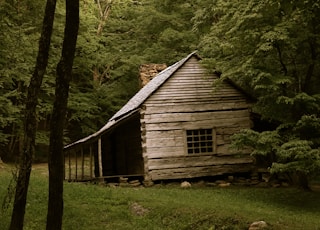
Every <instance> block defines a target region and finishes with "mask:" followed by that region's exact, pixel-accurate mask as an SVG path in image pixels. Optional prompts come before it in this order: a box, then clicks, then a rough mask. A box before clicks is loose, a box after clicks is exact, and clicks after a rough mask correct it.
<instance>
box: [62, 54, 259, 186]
mask: <svg viewBox="0 0 320 230" xmlns="http://www.w3.org/2000/svg"><path fill="white" fill-rule="evenodd" d="M200 60H201V58H200V57H199V56H198V55H197V53H196V52H193V53H191V54H189V55H188V56H187V57H185V58H183V59H182V60H180V61H178V62H176V63H175V64H173V65H171V66H169V67H167V68H166V69H164V70H163V71H161V72H160V73H159V74H157V75H156V76H155V77H154V78H153V79H152V80H151V81H150V82H149V83H147V84H146V85H145V86H144V87H143V88H142V89H141V90H140V91H139V92H138V93H136V94H135V95H134V96H133V97H132V98H131V99H130V100H129V101H128V102H127V104H125V105H124V106H123V107H122V108H121V109H120V110H119V111H118V112H117V113H116V114H114V116H112V117H111V118H110V119H109V121H108V122H107V123H106V125H105V126H104V127H102V128H101V129H100V130H99V131H97V132H96V133H94V134H92V135H90V136H88V137H86V138H83V139H81V140H78V141H76V142H74V143H71V144H69V145H67V146H65V147H64V152H65V157H66V158H65V162H66V163H65V165H66V168H65V177H66V179H67V180H84V179H86V178H89V179H93V178H104V179H106V178H111V177H122V176H124V177H125V176H141V177H143V179H144V180H145V181H157V180H169V179H186V178H197V177H207V176H216V175H223V174H235V173H244V172H250V171H251V170H252V168H253V159H252V158H251V157H250V153H243V152H242V153H239V152H237V151H235V150H232V149H230V148H229V147H230V143H231V140H230V137H231V136H232V135H233V134H234V133H236V132H238V131H240V130H241V129H246V128H250V127H251V125H252V122H251V120H250V106H251V102H250V98H248V96H247V95H246V94H245V93H244V92H243V91H242V90H241V89H239V88H238V87H236V86H235V85H234V84H232V82H229V81H224V82H223V83H221V84H219V86H215V85H214V84H213V82H214V81H215V80H217V79H218V78H219V76H218V75H216V74H214V73H209V71H207V70H206V69H205V68H204V67H203V66H202V65H201V63H200Z"/></svg>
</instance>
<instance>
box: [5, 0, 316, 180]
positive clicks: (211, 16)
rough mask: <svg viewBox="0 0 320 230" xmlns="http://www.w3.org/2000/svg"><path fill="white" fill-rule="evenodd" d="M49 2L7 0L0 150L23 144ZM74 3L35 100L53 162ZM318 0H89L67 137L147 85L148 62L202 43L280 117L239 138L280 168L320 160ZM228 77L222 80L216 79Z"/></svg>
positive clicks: (270, 114) (206, 57) (304, 170)
mask: <svg viewBox="0 0 320 230" xmlns="http://www.w3.org/2000/svg"><path fill="white" fill-rule="evenodd" d="M44 7H45V3H44V2H43V1H39V0H37V1H34V0H27V1H21V0H4V1H1V2H0V15H1V17H0V31H1V33H0V49H1V53H0V76H1V77H0V103H1V106H0V127H1V129H0V130H1V132H0V146H1V147H0V157H1V159H2V160H4V161H14V160H15V159H16V157H17V156H18V154H19V152H21V151H22V148H23V146H22V145H23V114H24V108H25V103H26V93H27V87H28V85H29V82H30V77H31V75H32V72H33V68H34V63H35V60H36V55H37V51H38V50H37V49H38V46H37V44H38V40H39V36H40V32H41V26H42V18H43V13H44ZM64 14H65V9H64V3H63V2H62V1H58V2H57V8H56V13H55V21H54V27H53V34H52V42H51V48H50V53H49V63H48V67H47V70H46V73H45V76H44V79H43V82H42V86H41V92H40V95H39V99H38V105H37V120H38V125H37V133H36V143H37V144H36V154H35V156H34V157H35V161H36V162H37V161H38V162H40V161H46V158H47V152H48V146H49V121H50V119H51V117H52V107H53V101H54V88H55V75H56V64H57V63H58V59H59V54H60V52H61V49H62V45H61V40H62V38H63V28H64V23H65V18H64ZM319 14H320V1H319V0H305V1H289V2H288V1H283V0H276V1H275V0H267V1H255V0H250V1H233V0H230V1H223V0H215V1H209V0H196V1H191V0H184V1H182V0H177V1H169V0H163V1H155V0H104V1H99V0H95V1H89V0H82V1H80V25H79V32H78V40H77V46H76V53H75V59H74V63H73V69H72V80H71V83H70V89H69V90H70V95H69V101H68V109H67V120H66V124H65V127H64V143H65V144H67V143H70V142H72V141H75V140H77V139H79V138H82V137H84V136H87V135H89V134H91V133H93V132H95V131H96V130H97V129H99V128H100V127H101V126H103V125H104V124H105V123H106V121H107V120H108V119H109V118H110V117H111V116H112V115H113V114H114V113H115V112H116V111H117V110H118V109H119V108H121V106H122V105H123V104H125V103H126V101H127V100H128V99H129V98H130V97H131V96H133V95H134V94H135V93H136V92H137V91H138V90H139V79H138V75H139V66H140V65H142V64H146V63H159V64H162V63H164V64H166V65H171V64H173V63H174V62H176V61H178V60H180V59H181V58H182V57H184V56H186V55H187V54H189V53H191V52H193V51H195V50H197V51H198V54H199V55H200V56H201V57H202V58H203V65H205V66H206V67H207V68H208V71H215V72H219V73H221V78H220V79H221V80H224V79H226V78H229V79H232V80H233V81H234V82H236V83H237V84H238V85H239V86H240V87H242V88H243V89H244V90H245V91H246V92H248V93H249V94H250V95H252V96H253V97H254V98H255V100H256V103H255V105H254V106H253V108H252V111H253V112H254V113H255V114H257V115H258V116H259V118H260V119H261V120H262V121H265V122H267V123H269V124H272V125H270V126H269V127H268V129H264V130H243V131H242V132H241V133H239V134H237V135H235V136H234V140H233V144H234V146H235V147H237V148H243V147H244V148H248V147H249V148H251V149H252V155H253V156H256V157H262V158H263V159H265V160H267V162H268V164H269V166H270V167H271V172H275V173H276V172H284V171H286V172H293V171H295V172H299V173H300V174H302V175H314V174H317V173H318V172H319V169H320V149H319V148H320V56H319V54H320V19H319V17H318V15H319ZM218 83H219V82H217V84H218Z"/></svg>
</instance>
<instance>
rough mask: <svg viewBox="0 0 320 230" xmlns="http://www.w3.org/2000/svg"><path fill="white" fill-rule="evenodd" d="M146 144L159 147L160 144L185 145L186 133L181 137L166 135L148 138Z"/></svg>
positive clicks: (165, 145) (149, 146)
mask: <svg viewBox="0 0 320 230" xmlns="http://www.w3.org/2000/svg"><path fill="white" fill-rule="evenodd" d="M146 146H147V147H148V148H153V147H159V146H162V147H174V146H184V135H182V136H180V137H174V136H171V137H170V136H166V137H162V138H157V139H152V138H147V140H146Z"/></svg>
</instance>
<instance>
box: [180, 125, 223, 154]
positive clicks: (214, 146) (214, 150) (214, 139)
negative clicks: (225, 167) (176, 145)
mask: <svg viewBox="0 0 320 230" xmlns="http://www.w3.org/2000/svg"><path fill="white" fill-rule="evenodd" d="M200 130H211V131H212V133H211V135H212V152H201V151H200V152H199V153H195V152H193V153H189V147H188V134H187V131H200ZM199 137H200V135H199ZM184 146H185V154H186V155H187V156H190V157H192V156H204V155H215V154H216V153H217V133H216V129H215V128H214V127H200V128H185V129H184ZM199 148H201V147H199Z"/></svg>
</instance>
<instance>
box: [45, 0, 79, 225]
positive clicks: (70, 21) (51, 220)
mask: <svg viewBox="0 0 320 230" xmlns="http://www.w3.org/2000/svg"><path fill="white" fill-rule="evenodd" d="M78 28H79V0H66V25H65V30H64V40H63V47H62V54H61V59H60V61H59V63H58V66H57V77H56V90H55V102H54V105H53V111H52V117H51V121H50V144H49V159H48V163H49V199H48V213H47V226H46V229H47V230H59V229H61V228H62V217H63V180H64V156H63V128H64V123H65V117H66V113H67V103H68V95H69V83H70V80H71V72H72V65H73V59H74V54H75V48H76V42H77V36H78Z"/></svg>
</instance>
